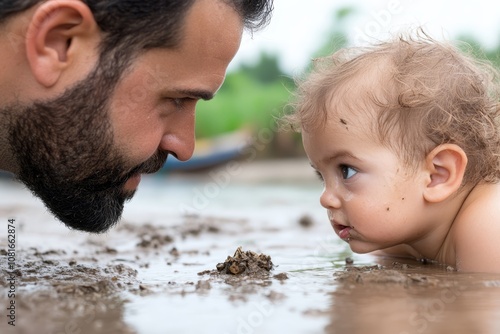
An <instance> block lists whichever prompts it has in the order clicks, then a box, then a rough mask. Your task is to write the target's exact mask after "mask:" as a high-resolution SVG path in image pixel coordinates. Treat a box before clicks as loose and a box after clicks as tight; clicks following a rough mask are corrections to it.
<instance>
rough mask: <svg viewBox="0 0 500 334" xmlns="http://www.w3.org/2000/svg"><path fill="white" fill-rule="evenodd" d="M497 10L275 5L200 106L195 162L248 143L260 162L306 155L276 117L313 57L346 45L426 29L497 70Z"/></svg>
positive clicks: (475, 5) (378, 0)
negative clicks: (468, 49)
mask: <svg viewBox="0 0 500 334" xmlns="http://www.w3.org/2000/svg"><path fill="white" fill-rule="evenodd" d="M498 9H499V8H498V3H496V2H493V1H489V0H477V1H467V0H458V1H457V0H455V1H451V0H443V1H431V0H420V1H409V0H372V1H361V0H350V1H336V0H308V1H304V0H275V12H274V16H273V19H272V21H271V23H270V25H269V26H268V27H266V28H265V29H264V30H261V31H257V32H255V33H253V34H251V33H248V32H247V33H246V34H245V36H244V39H243V41H242V46H241V49H240V52H239V53H238V54H237V56H236V58H235V59H234V61H233V62H232V63H231V65H230V67H229V70H228V75H227V78H226V81H225V83H224V85H223V86H222V88H221V90H220V91H219V93H218V94H217V96H216V98H215V99H214V100H212V101H210V102H201V103H200V104H199V107H198V111H197V125H196V127H197V129H196V130H197V137H198V138H199V139H200V141H199V143H198V144H199V145H198V148H197V151H196V155H195V157H194V158H193V159H196V157H197V156H200V155H203V154H205V155H209V154H210V153H211V151H219V153H220V151H221V150H222V151H224V150H225V153H226V158H227V157H229V156H231V154H233V155H237V152H240V153H241V152H243V151H244V150H243V148H248V146H249V145H254V146H255V145H257V148H258V149H256V150H254V151H255V153H256V157H255V158H256V159H268V158H284V157H297V156H303V155H304V153H303V151H302V145H301V140H300V135H299V134H297V133H293V132H292V131H280V130H279V129H278V127H277V126H276V119H277V118H278V117H280V116H281V115H283V113H284V112H287V111H290V107H289V106H288V107H287V104H288V103H289V102H290V101H291V100H292V99H293V93H294V90H295V84H294V80H295V79H296V78H299V77H302V76H303V75H306V74H307V72H308V70H309V67H310V63H311V59H313V58H316V57H321V56H325V55H328V54H330V53H332V52H334V51H336V50H338V49H339V48H341V47H344V46H353V45H363V44H370V43H374V42H377V41H378V40H384V39H387V38H389V37H391V36H394V35H395V34H397V33H399V32H404V31H407V30H408V29H415V28H417V27H423V28H424V29H425V31H426V32H427V33H429V34H430V35H431V36H432V37H433V38H435V39H438V40H451V41H466V42H468V43H470V44H471V46H472V47H473V49H474V50H475V53H477V55H478V56H479V57H484V58H488V59H490V60H491V61H493V62H494V63H495V64H497V66H498V65H499V64H500V61H499V58H498V55H499V51H500V11H499V10H498ZM259 131H260V132H261V133H260V135H259ZM262 131H265V138H259V136H260V137H262V136H263V135H262V133H263V132H262ZM235 133H236V135H235ZM227 134H231V135H227ZM221 135H224V136H222V137H219V136H221ZM214 138H218V140H217V141H212V139H214ZM221 138H222V139H221ZM220 145H222V147H223V148H222V149H217V148H216V147H218V146H220ZM231 150H232V151H233V153H231V152H230V151H231ZM221 159H223V158H221ZM252 160H253V159H252Z"/></svg>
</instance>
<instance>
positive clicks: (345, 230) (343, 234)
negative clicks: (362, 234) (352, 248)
mask: <svg viewBox="0 0 500 334" xmlns="http://www.w3.org/2000/svg"><path fill="white" fill-rule="evenodd" d="M351 230H352V227H349V226H342V227H341V229H340V230H339V237H340V239H347V238H349V237H350V236H351Z"/></svg>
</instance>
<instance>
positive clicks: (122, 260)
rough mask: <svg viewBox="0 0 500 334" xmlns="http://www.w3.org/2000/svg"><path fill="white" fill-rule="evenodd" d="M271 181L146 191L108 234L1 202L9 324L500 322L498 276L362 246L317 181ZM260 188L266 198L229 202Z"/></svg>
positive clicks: (171, 328)
mask: <svg viewBox="0 0 500 334" xmlns="http://www.w3.org/2000/svg"><path fill="white" fill-rule="evenodd" d="M154 182H158V181H157V180H156V179H155V180H154ZM146 186H148V184H146ZM149 186H150V188H151V189H156V187H157V185H156V183H155V184H154V185H152V184H149ZM176 186H177V187H178V189H180V187H181V186H180V185H176ZM11 187H13V188H9V189H10V190H9V191H10V192H15V191H19V192H20V193H21V194H22V196H26V194H25V193H24V192H23V191H24V190H16V189H17V188H16V186H11ZM192 187H193V185H192V184H189V186H187V188H188V190H189V189H192ZM259 187H260V186H259ZM273 187H274V188H273V189H272V190H271V189H270V188H265V189H264V190H262V193H260V192H259V191H260V190H259V189H260V188H249V187H247V186H245V187H242V188H237V189H236V190H234V191H235V192H234V193H233V192H231V191H232V190H231V188H228V189H227V190H226V191H228V192H229V194H228V195H227V197H223V196H222V195H221V197H220V198H218V199H217V200H218V201H220V203H222V204H220V206H216V205H215V204H216V202H215V200H214V203H215V204H214V207H213V209H212V210H207V211H204V212H200V213H186V212H181V211H179V210H178V206H179V205H178V204H175V202H174V199H172V198H170V197H169V198H167V199H163V200H164V201H165V203H170V204H171V207H170V209H169V208H168V207H166V208H165V207H161V208H159V209H157V208H156V206H153V205H152V204H151V206H149V207H148V205H150V204H149V203H152V198H154V199H155V200H157V201H160V200H161V199H160V200H158V199H157V197H158V195H157V192H153V191H152V192H151V193H147V192H146V193H145V194H144V196H145V200H143V201H142V202H141V201H140V199H139V202H138V203H137V204H136V205H137V206H136V208H134V203H132V205H131V206H132V208H131V210H130V211H129V212H128V213H125V215H124V219H123V221H122V222H121V223H120V224H118V225H117V227H116V228H114V229H113V230H112V231H110V232H108V233H106V234H104V235H88V234H85V233H79V232H75V231H68V230H67V229H66V228H65V227H64V226H62V225H61V224H60V223H58V222H57V221H55V220H54V219H53V218H52V217H51V216H50V215H49V214H48V213H46V211H45V210H44V208H43V206H41V205H40V204H39V203H36V202H33V200H26V202H23V201H21V200H19V199H16V200H15V202H16V203H17V204H16V205H3V206H2V207H0V217H15V218H16V219H17V222H18V230H17V231H16V233H17V250H16V259H15V266H16V268H15V270H14V271H11V270H9V268H8V267H7V265H6V261H4V259H5V258H6V249H7V248H6V245H7V240H6V238H5V237H4V235H5V232H4V231H0V258H2V261H1V262H0V276H1V278H2V279H0V307H1V308H2V309H5V308H6V306H7V305H9V302H10V298H8V291H9V289H10V288H11V285H10V283H9V281H8V280H7V279H6V278H7V277H9V276H10V275H12V274H13V275H15V290H16V296H15V302H16V316H17V318H16V326H15V327H12V326H9V325H8V324H7V320H6V319H5V317H4V319H1V320H0V333H2V334H3V333H49V334H62V333H66V334H69V333H79V334H84V333H97V334H100V333H126V334H128V333H144V334H154V333H175V334H178V333H217V334H220V333H222V334H226V333H285V332H286V333H290V334H295V333H307V334H309V333H328V334H329V333H335V334H337V333H374V334H379V333H380V334H382V333H384V334H385V333H396V334H400V333H401V334H402V333H459V334H462V333H463V334H465V333H491V334H493V333H495V334H496V333H500V318H499V317H498V314H500V276H499V275H485V274H470V273H460V272H456V271H455V270H454V269H453V268H450V267H447V266H441V265H438V264H434V263H427V264H425V263H421V262H417V261H412V260H403V259H394V258H378V257H374V256H370V255H357V254H352V253H351V252H350V251H349V249H348V247H347V244H346V243H344V242H342V241H340V240H338V238H336V236H335V235H334V234H333V232H332V231H331V229H330V227H329V226H328V223H327V222H325V218H324V217H323V216H324V212H323V211H322V210H319V209H318V208H316V207H315V206H314V205H315V204H316V201H317V198H316V195H317V189H316V188H312V190H313V191H309V190H307V189H305V190H302V192H295V193H294V192H293V191H291V190H290V189H294V188H286V187H285V188H283V189H281V190H279V186H273ZM276 188H278V190H279V191H276ZM1 191H2V190H1V189H0V192H1ZM273 191H276V192H275V193H273ZM252 192H255V193H254V194H253V197H254V198H259V199H260V198H262V201H261V202H253V203H249V202H248V201H247V202H246V203H245V205H246V206H243V204H241V205H240V206H236V208H235V209H234V210H233V211H230V210H228V209H227V205H226V203H228V202H230V200H231V199H232V198H236V197H237V196H236V195H238V194H240V195H241V196H243V195H248V194H251V193H252ZM186 193H187V195H191V193H189V192H186ZM186 197H188V196H186ZM23 198H24V197H23ZM19 202H21V203H20V204H19ZM172 203H174V204H172ZM155 210H156V211H155ZM144 212H148V214H145V213H144ZM2 228H3V227H2Z"/></svg>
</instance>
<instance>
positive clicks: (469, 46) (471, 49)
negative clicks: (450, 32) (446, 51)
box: [458, 35, 500, 69]
mask: <svg viewBox="0 0 500 334" xmlns="http://www.w3.org/2000/svg"><path fill="white" fill-rule="evenodd" d="M458 40H460V41H462V42H465V43H466V44H463V43H459V45H458V46H459V47H460V48H461V49H462V50H463V51H465V52H468V53H472V54H473V55H474V56H475V57H478V58H479V59H487V60H489V61H490V62H491V63H492V64H493V65H494V66H495V67H497V68H499V69H500V43H499V45H498V46H497V47H496V48H494V49H485V48H484V47H482V46H481V43H480V42H479V41H478V40H477V39H476V38H475V37H474V36H471V35H461V36H459V37H458Z"/></svg>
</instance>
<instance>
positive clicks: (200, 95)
mask: <svg viewBox="0 0 500 334" xmlns="http://www.w3.org/2000/svg"><path fill="white" fill-rule="evenodd" d="M177 92H178V93H179V94H181V95H185V96H186V97H190V98H193V99H199V100H205V101H208V100H211V99H213V98H214V95H215V94H214V93H212V92H211V91H208V90H202V89H181V90H178V91H177Z"/></svg>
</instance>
